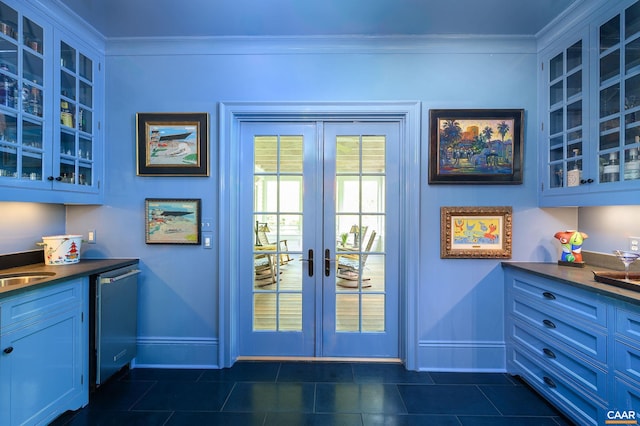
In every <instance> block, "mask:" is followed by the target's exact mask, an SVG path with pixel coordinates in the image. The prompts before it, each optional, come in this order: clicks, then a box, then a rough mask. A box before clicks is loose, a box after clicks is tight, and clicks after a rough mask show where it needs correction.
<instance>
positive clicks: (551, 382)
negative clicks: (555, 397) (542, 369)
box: [542, 376, 556, 388]
mask: <svg viewBox="0 0 640 426" xmlns="http://www.w3.org/2000/svg"><path fill="white" fill-rule="evenodd" d="M542 380H544V382H545V383H546V384H547V386H549V387H550V388H555V387H556V383H555V382H554V381H553V380H551V378H550V377H547V376H544V377H543V378H542Z"/></svg>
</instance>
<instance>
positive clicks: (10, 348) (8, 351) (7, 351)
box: [2, 346, 13, 354]
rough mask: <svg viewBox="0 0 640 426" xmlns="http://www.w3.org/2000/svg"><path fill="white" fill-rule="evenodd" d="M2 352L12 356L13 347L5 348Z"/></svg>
mask: <svg viewBox="0 0 640 426" xmlns="http://www.w3.org/2000/svg"><path fill="white" fill-rule="evenodd" d="M2 352H4V353H5V354H10V353H11V352H13V346H9V347H8V348H5V349H4V350H3V351H2Z"/></svg>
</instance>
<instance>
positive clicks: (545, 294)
mask: <svg viewBox="0 0 640 426" xmlns="http://www.w3.org/2000/svg"><path fill="white" fill-rule="evenodd" d="M542 295H543V296H544V298H545V299H548V300H555V299H556V296H554V294H553V293H551V292H548V291H545V292H544V293H542Z"/></svg>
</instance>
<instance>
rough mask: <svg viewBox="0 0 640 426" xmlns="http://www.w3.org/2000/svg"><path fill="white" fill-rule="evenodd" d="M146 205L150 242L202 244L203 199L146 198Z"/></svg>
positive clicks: (147, 234)
mask: <svg viewBox="0 0 640 426" xmlns="http://www.w3.org/2000/svg"><path fill="white" fill-rule="evenodd" d="M144 204H145V242H146V243H147V244H192V245H200V242H201V227H200V224H201V223H202V219H201V214H202V213H201V204H202V201H201V199H199V198H146V199H145V203H144Z"/></svg>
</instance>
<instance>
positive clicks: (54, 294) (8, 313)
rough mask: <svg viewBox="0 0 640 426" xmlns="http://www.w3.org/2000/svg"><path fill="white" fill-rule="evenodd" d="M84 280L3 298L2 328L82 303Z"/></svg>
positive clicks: (1, 304) (80, 279) (0, 315)
mask: <svg viewBox="0 0 640 426" xmlns="http://www.w3.org/2000/svg"><path fill="white" fill-rule="evenodd" d="M83 280H84V279H83V278H78V279H75V280H71V281H67V282H65V283H64V284H57V285H56V284H53V285H51V286H49V287H46V288H44V289H35V290H31V291H28V292H26V293H21V294H19V295H16V296H9V297H8V298H6V299H2V302H1V303H0V330H3V331H5V330H6V329H7V328H9V327H11V326H13V325H16V324H17V323H20V322H23V321H30V320H34V319H37V318H38V317H40V316H42V315H44V314H50V313H52V312H54V311H56V310H58V309H65V308H68V307H73V306H77V305H79V304H81V303H82V285H81V284H82V283H83Z"/></svg>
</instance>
